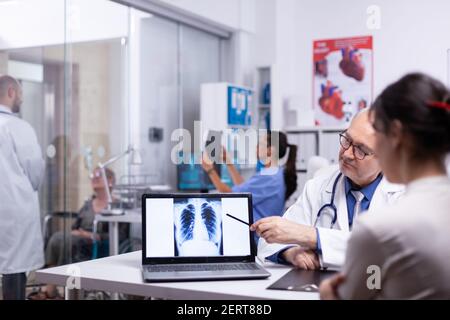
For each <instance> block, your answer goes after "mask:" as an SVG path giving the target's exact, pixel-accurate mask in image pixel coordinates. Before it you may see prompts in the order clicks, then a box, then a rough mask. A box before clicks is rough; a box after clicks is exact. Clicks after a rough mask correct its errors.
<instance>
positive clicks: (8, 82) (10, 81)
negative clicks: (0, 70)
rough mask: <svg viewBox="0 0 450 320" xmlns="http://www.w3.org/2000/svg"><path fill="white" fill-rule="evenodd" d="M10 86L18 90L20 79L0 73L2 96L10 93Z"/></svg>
mask: <svg viewBox="0 0 450 320" xmlns="http://www.w3.org/2000/svg"><path fill="white" fill-rule="evenodd" d="M10 87H13V88H14V89H15V90H18V89H19V87H20V84H19V81H17V80H16V79H15V78H13V77H11V76H9V75H0V98H3V97H4V96H5V95H6V94H7V93H8V89H9V88H10Z"/></svg>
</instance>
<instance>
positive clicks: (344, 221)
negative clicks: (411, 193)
mask: <svg viewBox="0 0 450 320" xmlns="http://www.w3.org/2000/svg"><path fill="white" fill-rule="evenodd" d="M338 175H339V168H338V166H331V167H330V168H329V169H327V170H325V171H324V172H323V173H322V174H320V175H319V176H317V177H315V178H313V179H311V180H309V181H308V182H306V184H305V188H304V190H303V193H302V195H301V196H300V197H299V198H298V199H297V201H296V202H295V203H294V204H293V205H292V206H291V207H290V208H289V209H288V210H287V211H286V212H285V214H284V215H283V217H284V218H286V219H289V220H292V221H294V222H296V223H299V224H304V225H308V226H313V225H314V223H315V221H316V218H317V213H318V212H319V209H320V208H321V207H322V206H323V205H325V204H329V203H330V201H331V194H332V190H333V184H334V182H335V180H336V177H337V176H338ZM403 191H404V186H403V185H396V184H391V183H389V182H388V181H387V180H386V179H385V178H383V179H382V180H381V181H380V184H379V185H378V187H377V189H376V191H375V193H374V194H373V197H372V201H371V203H370V208H369V212H367V213H365V214H370V212H371V211H372V210H376V209H377V208H379V207H382V206H384V205H386V204H391V203H392V202H393V201H395V200H396V199H397V198H398V197H399V196H400V195H401V194H402V193H403ZM334 204H335V206H336V208H337V217H338V218H337V221H336V224H335V225H334V227H333V229H330V226H331V219H332V213H331V212H332V211H331V210H329V211H326V213H325V212H324V213H322V214H321V216H320V219H319V220H318V221H317V225H316V227H317V228H318V232H319V238H320V245H321V248H322V254H321V255H319V258H320V263H321V266H322V267H328V268H335V269H337V268H340V267H341V266H342V265H343V263H344V259H345V250H346V248H347V240H348V237H349V236H350V230H349V223H348V212H347V200H346V196H345V186H344V178H343V176H342V177H341V178H340V179H339V182H338V184H337V187H336V195H335V199H334ZM287 246H291V245H286V244H268V243H267V242H266V241H265V240H264V239H263V238H260V240H259V243H258V257H259V258H260V259H264V258H266V257H268V256H271V255H272V254H274V253H276V252H278V251H280V250H282V249H283V248H285V247H287Z"/></svg>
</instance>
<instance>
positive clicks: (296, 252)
mask: <svg viewBox="0 0 450 320" xmlns="http://www.w3.org/2000/svg"><path fill="white" fill-rule="evenodd" d="M283 258H284V260H286V261H287V262H289V263H290V264H292V265H293V266H294V267H296V268H298V269H304V270H318V269H320V261H319V257H318V256H317V254H316V252H315V251H313V250H309V249H305V248H301V247H292V248H289V249H287V250H286V251H284V252H283Z"/></svg>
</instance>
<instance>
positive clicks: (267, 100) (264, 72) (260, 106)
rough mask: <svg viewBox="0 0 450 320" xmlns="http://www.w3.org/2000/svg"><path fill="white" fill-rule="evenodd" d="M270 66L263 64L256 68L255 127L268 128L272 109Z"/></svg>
mask: <svg viewBox="0 0 450 320" xmlns="http://www.w3.org/2000/svg"><path fill="white" fill-rule="evenodd" d="M267 86H268V87H267ZM271 87H272V68H271V67H270V66H263V67H258V68H256V81H255V91H256V93H257V97H256V98H257V99H256V101H257V103H256V106H257V107H256V108H257V127H258V129H270V127H271V109H272V92H271Z"/></svg>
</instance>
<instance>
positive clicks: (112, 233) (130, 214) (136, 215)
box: [94, 209, 142, 256]
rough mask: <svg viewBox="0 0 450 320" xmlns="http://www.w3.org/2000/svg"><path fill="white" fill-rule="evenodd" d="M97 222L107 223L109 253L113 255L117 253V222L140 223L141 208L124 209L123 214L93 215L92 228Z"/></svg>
mask: <svg viewBox="0 0 450 320" xmlns="http://www.w3.org/2000/svg"><path fill="white" fill-rule="evenodd" d="M98 222H108V223H109V230H108V232H109V255H110V256H115V255H118V254H119V223H121V222H122V223H142V212H141V209H138V210H135V211H131V210H128V211H125V214H123V215H111V216H109V215H102V214H97V215H95V219H94V230H96V229H95V226H96V225H97V223H98Z"/></svg>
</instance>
